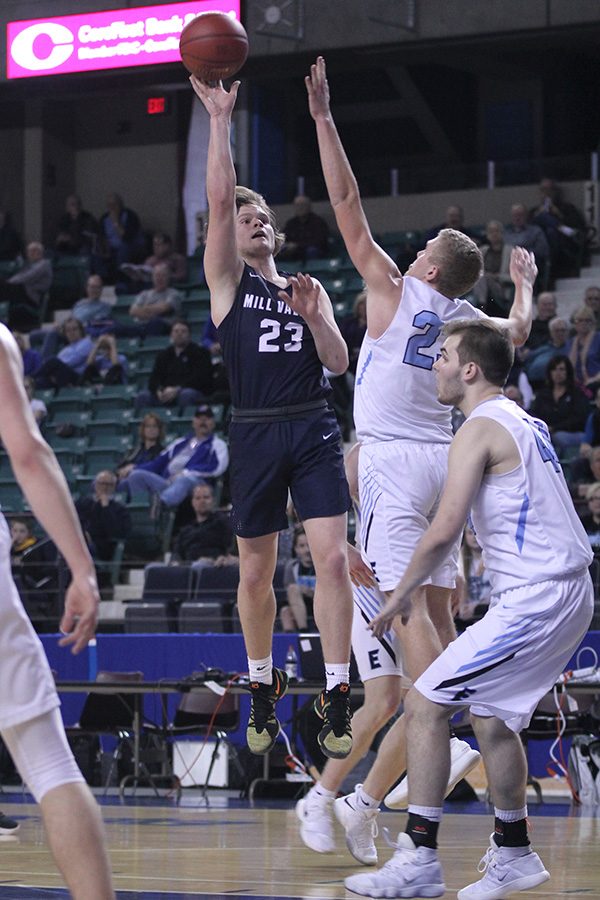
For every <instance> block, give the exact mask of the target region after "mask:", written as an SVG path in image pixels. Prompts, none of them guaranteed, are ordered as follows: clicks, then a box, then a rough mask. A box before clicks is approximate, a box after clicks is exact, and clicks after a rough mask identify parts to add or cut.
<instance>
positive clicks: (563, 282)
mask: <svg viewBox="0 0 600 900" xmlns="http://www.w3.org/2000/svg"><path fill="white" fill-rule="evenodd" d="M597 284H598V279H597V278H594V277H585V278H584V277H583V276H582V277H580V278H558V279H557V280H556V290H557V291H561V292H562V291H569V292H571V293H572V292H574V291H579V292H580V294H581V296H582V297H583V292H584V291H585V290H586V288H589V287H596V285H597Z"/></svg>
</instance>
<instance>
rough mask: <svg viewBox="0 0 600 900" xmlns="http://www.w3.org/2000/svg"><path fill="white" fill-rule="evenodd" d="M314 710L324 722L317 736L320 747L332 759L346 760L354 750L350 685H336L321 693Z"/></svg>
mask: <svg viewBox="0 0 600 900" xmlns="http://www.w3.org/2000/svg"><path fill="white" fill-rule="evenodd" d="M314 710H315V712H316V714H317V715H318V716H319V718H320V719H323V722H324V725H323V727H322V728H321V730H320V732H319V734H318V735H317V740H318V742H319V747H320V748H321V750H322V751H323V753H324V754H325V756H328V757H329V758H330V759H345V758H346V756H348V754H349V753H350V751H351V750H352V729H351V727H350V719H351V718H352V710H351V709H350V685H348V684H336V686H335V687H334V688H332V689H331V690H330V691H321V693H320V694H319V696H318V697H317V698H316V699H315V702H314Z"/></svg>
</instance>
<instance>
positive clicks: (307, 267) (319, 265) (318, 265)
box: [286, 256, 342, 281]
mask: <svg viewBox="0 0 600 900" xmlns="http://www.w3.org/2000/svg"><path fill="white" fill-rule="evenodd" d="M341 264H342V258H341V257H340V256H330V257H327V258H326V259H310V260H307V262H306V263H304V264H303V266H301V267H300V269H299V271H300V272H305V271H306V272H310V274H311V275H315V276H316V277H317V278H318V279H319V281H320V280H321V275H323V276H326V275H327V274H333V273H337V272H338V271H339V269H340V266H341ZM286 265H287V264H286ZM292 271H298V270H293V269H292Z"/></svg>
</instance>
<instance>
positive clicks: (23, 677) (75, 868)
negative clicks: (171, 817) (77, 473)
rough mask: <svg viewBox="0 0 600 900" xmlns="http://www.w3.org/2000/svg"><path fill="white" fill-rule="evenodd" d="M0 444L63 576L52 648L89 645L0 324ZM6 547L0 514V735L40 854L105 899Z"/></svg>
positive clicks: (83, 598) (92, 605) (93, 896)
mask: <svg viewBox="0 0 600 900" xmlns="http://www.w3.org/2000/svg"><path fill="white" fill-rule="evenodd" d="M0 437H1V438H2V443H3V445H4V447H5V449H6V451H7V453H8V455H9V457H10V462H11V465H12V467H13V471H14V473H15V476H16V478H17V480H18V482H19V484H20V486H21V488H22V489H23V492H24V493H25V495H26V497H27V500H28V501H29V503H30V505H31V508H32V510H33V512H34V514H35V516H36V518H37V519H38V520H39V521H40V522H41V524H42V525H43V526H44V528H45V529H46V531H47V532H48V534H49V535H50V537H51V538H52V539H53V540H54V541H55V543H56V545H57V547H58V548H59V550H60V552H61V553H62V554H63V556H64V557H65V560H66V562H67V565H68V567H69V570H70V571H71V574H72V581H71V584H70V585H69V587H68V589H67V592H66V596H65V612H64V615H63V617H62V620H61V623H60V627H61V630H62V631H63V634H64V637H63V638H62V639H61V640H60V643H61V644H62V645H63V646H67V645H70V646H71V649H72V652H73V653H79V652H80V651H81V650H83V649H84V648H85V647H87V644H88V641H89V640H90V638H91V637H92V636H93V634H94V629H95V625H96V620H97V615H98V602H99V594H98V587H97V584H96V574H95V571H94V564H93V562H92V559H91V557H90V554H89V551H88V548H87V545H86V542H85V539H84V536H83V534H82V531H81V528H80V525H79V520H78V518H77V513H76V512H75V507H74V506H73V501H72V500H71V496H70V494H69V490H68V486H67V483H66V481H65V479H64V476H63V474H62V472H61V470H60V468H59V466H58V463H57V461H56V458H55V456H54V454H53V453H52V451H51V449H50V447H49V446H48V444H47V443H46V442H45V441H44V439H43V438H42V436H41V434H40V430H39V428H38V426H37V424H36V422H35V420H34V418H33V416H32V415H31V412H30V407H29V401H28V399H27V397H26V395H25V389H24V387H23V363H22V360H21V353H20V351H19V348H18V347H17V345H16V343H15V340H14V338H13V337H12V335H11V334H10V332H9V331H8V329H7V328H5V326H4V325H0ZM0 500H1V497H0ZM10 545H11V541H10V534H9V531H8V527H7V525H6V520H5V519H4V516H3V515H2V513H0V683H1V684H2V690H1V691H0V734H1V735H2V739H3V740H4V742H5V743H6V746H7V747H8V750H9V751H10V754H11V756H12V758H13V761H14V763H15V766H16V767H17V769H18V771H19V774H20V775H21V777H22V779H23V781H24V783H26V784H27V786H28V788H29V790H30V791H31V793H32V794H33V797H34V799H35V800H36V801H37V802H38V803H39V804H40V807H41V812H42V818H43V820H44V826H45V830H46V835H47V839H48V843H49V845H50V850H51V852H52V855H53V856H54V859H55V861H56V864H57V865H58V867H59V869H60V870H61V872H62V874H63V876H64V879H65V881H66V883H67V886H68V888H69V891H70V893H71V896H72V897H74V898H75V900H114V896H115V895H114V891H113V889H112V885H111V872H110V863H109V860H108V854H107V851H106V842H105V836H104V830H103V827H102V819H101V817H100V811H99V809H98V806H97V804H96V802H95V800H94V798H93V796H92V794H91V791H90V790H89V788H88V786H87V785H86V783H85V781H84V778H83V776H82V774H81V772H80V771H79V769H78V767H77V764H76V762H75V759H74V758H73V754H72V752H71V750H70V748H69V745H68V743H67V739H66V736H65V731H64V727H63V723H62V718H61V715H60V710H59V706H60V702H59V699H58V695H57V693H56V688H55V686H54V679H53V677H52V673H51V671H50V667H49V665H48V661H47V659H46V655H45V653H44V649H43V647H42V645H41V642H40V640H39V638H38V636H37V635H36V633H35V632H34V630H33V627H32V625H31V622H30V621H29V619H28V618H27V615H26V613H25V610H24V609H23V605H22V603H21V600H20V598H19V595H18V593H17V589H16V587H15V583H14V581H13V579H12V576H11V571H10Z"/></svg>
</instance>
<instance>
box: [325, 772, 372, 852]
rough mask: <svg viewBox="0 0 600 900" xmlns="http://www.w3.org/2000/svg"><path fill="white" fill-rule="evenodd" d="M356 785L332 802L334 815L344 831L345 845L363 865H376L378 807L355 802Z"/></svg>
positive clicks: (357, 786)
mask: <svg viewBox="0 0 600 900" xmlns="http://www.w3.org/2000/svg"><path fill="white" fill-rule="evenodd" d="M359 787H361V785H360V784H357V785H356V788H355V790H354V791H353V793H352V794H348V796H347V797H339V798H338V799H337V800H336V801H335V803H334V804H333V811H334V813H335V817H336V819H337V820H338V822H339V823H340V825H341V826H342V828H343V829H344V831H345V832H346V847H347V848H348V850H349V851H350V853H351V854H352V856H353V857H354V859H357V860H358V861H359V862H360V863H362V864H363V866H375V865H377V847H376V846H375V840H374V839H375V838H376V837H377V834H378V828H377V816H378V814H379V809H378V808H376V809H364V808H361V807H360V806H359V805H358V803H357V798H356V790H357V789H358V788H359Z"/></svg>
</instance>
